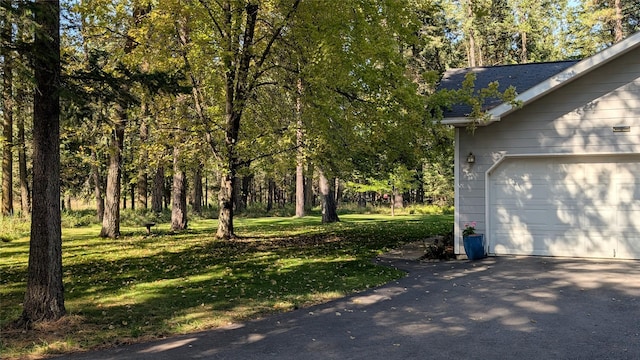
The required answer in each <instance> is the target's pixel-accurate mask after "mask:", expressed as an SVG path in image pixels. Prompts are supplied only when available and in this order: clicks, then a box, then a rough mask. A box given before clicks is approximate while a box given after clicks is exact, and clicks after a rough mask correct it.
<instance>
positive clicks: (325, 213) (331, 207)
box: [318, 170, 340, 223]
mask: <svg viewBox="0 0 640 360" xmlns="http://www.w3.org/2000/svg"><path fill="white" fill-rule="evenodd" d="M318 178H319V180H320V184H319V185H320V186H319V187H320V196H321V198H322V222H323V223H332V222H337V221H340V219H339V218H338V211H337V209H336V203H335V201H334V197H335V194H334V191H333V189H332V187H331V184H332V183H335V180H333V181H329V180H328V179H327V178H326V177H325V175H324V173H323V172H322V171H321V170H319V171H318Z"/></svg>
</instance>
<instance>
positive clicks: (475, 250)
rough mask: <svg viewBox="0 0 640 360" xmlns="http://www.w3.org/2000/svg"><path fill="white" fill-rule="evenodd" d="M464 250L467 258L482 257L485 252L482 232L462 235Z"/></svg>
mask: <svg viewBox="0 0 640 360" xmlns="http://www.w3.org/2000/svg"><path fill="white" fill-rule="evenodd" d="M462 243H463V244H464V252H465V254H467V258H469V260H478V259H482V258H484V257H485V256H487V254H486V253H485V252H484V234H473V235H467V236H464V237H462Z"/></svg>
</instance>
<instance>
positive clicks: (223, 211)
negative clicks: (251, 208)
mask: <svg viewBox="0 0 640 360" xmlns="http://www.w3.org/2000/svg"><path fill="white" fill-rule="evenodd" d="M232 171H235V169H232V170H231V171H227V172H225V173H224V174H223V175H222V179H221V180H220V192H219V193H218V205H219V206H220V212H219V214H218V231H217V232H216V237H217V238H219V239H230V238H233V237H234V233H233V203H234V200H235V199H234V196H235V192H234V191H233V188H234V183H235V180H236V176H235V174H232Z"/></svg>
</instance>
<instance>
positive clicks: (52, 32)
mask: <svg viewBox="0 0 640 360" xmlns="http://www.w3.org/2000/svg"><path fill="white" fill-rule="evenodd" d="M35 6H36V11H35V20H36V23H37V24H39V25H41V28H39V30H36V36H35V44H34V45H35V48H36V49H39V51H38V55H36V56H34V59H33V65H34V77H35V83H36V91H35V94H34V111H33V211H32V216H31V240H30V246H29V265H28V270H27V273H28V274H27V290H26V294H25V299H24V302H23V311H22V316H21V318H20V320H18V324H19V325H23V326H29V325H30V324H32V323H33V322H37V321H41V320H55V319H58V318H60V317H62V316H64V315H65V313H66V309H65V307H64V288H63V284H62V231H61V230H62V229H61V225H60V100H59V99H60V35H59V29H60V22H59V14H60V3H59V2H58V1H52V0H37V1H36V3H35Z"/></svg>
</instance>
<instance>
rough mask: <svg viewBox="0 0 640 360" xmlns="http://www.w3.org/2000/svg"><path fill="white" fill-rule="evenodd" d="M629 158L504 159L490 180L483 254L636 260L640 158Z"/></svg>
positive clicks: (639, 234)
mask: <svg viewBox="0 0 640 360" xmlns="http://www.w3.org/2000/svg"><path fill="white" fill-rule="evenodd" d="M629 159H630V158H629V157H626V158H625V157H598V158H595V159H589V160H587V159H585V158H578V157H576V158H568V157H565V158H536V159H519V160H515V159H512V160H506V161H505V162H504V163H503V164H501V165H500V166H499V167H498V168H497V169H496V170H495V172H494V174H491V178H490V179H491V183H490V184H489V189H490V214H489V216H490V219H489V220H490V230H491V234H490V236H489V239H488V241H489V250H490V251H491V252H494V253H496V254H522V255H550V256H580V257H622V258H640V157H639V158H638V161H629ZM634 173H635V174H634ZM624 236H626V237H631V238H633V239H634V240H625V241H619V240H618V239H619V238H620V237H624Z"/></svg>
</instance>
